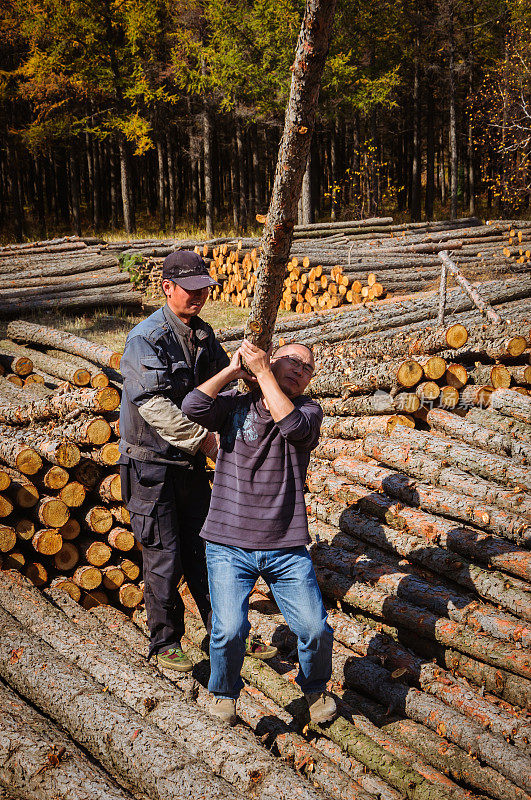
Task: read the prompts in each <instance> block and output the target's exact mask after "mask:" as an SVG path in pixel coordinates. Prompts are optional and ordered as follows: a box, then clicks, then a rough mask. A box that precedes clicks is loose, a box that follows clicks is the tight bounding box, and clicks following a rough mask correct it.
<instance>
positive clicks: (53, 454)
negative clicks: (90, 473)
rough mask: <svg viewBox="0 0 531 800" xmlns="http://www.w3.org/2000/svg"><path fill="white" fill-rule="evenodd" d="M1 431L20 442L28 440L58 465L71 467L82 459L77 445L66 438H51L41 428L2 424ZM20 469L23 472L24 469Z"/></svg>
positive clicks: (39, 451) (39, 452) (41, 453)
mask: <svg viewBox="0 0 531 800" xmlns="http://www.w3.org/2000/svg"><path fill="white" fill-rule="evenodd" d="M0 433H2V434H3V435H5V436H10V437H11V438H12V439H14V440H15V441H18V442H19V443H22V442H28V444H29V445H30V446H31V447H33V448H34V450H36V451H37V453H38V454H39V455H40V456H42V458H44V459H46V460H47V461H49V462H50V463H51V464H55V465H56V466H58V467H64V468H65V469H70V468H71V467H75V466H76V465H77V464H79V461H80V459H81V454H80V452H79V448H78V447H77V445H75V444H73V443H72V442H67V441H65V440H61V439H53V438H49V437H48V436H47V435H46V434H45V433H44V431H43V430H42V429H39V428H24V429H22V428H15V427H9V426H7V425H0ZM20 471H21V472H23V470H20Z"/></svg>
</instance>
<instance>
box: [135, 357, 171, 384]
mask: <svg viewBox="0 0 531 800" xmlns="http://www.w3.org/2000/svg"><path fill="white" fill-rule="evenodd" d="M168 378H169V375H168V370H167V368H166V366H165V365H164V364H163V363H162V362H161V361H160V359H159V358H157V356H142V357H141V358H140V384H141V386H142V387H143V389H144V390H145V391H146V392H160V391H163V390H164V389H167V388H168V385H169V381H168Z"/></svg>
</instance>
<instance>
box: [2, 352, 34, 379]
mask: <svg viewBox="0 0 531 800" xmlns="http://www.w3.org/2000/svg"><path fill="white" fill-rule="evenodd" d="M0 364H1V365H2V366H3V367H5V368H6V370H7V371H8V372H9V371H11V372H14V373H15V374H16V375H21V376H22V377H25V376H26V375H29V374H30V373H31V372H33V362H32V361H31V359H30V358H27V357H26V356H17V355H13V353H9V352H6V351H4V350H0Z"/></svg>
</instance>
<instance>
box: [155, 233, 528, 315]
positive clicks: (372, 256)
mask: <svg viewBox="0 0 531 800" xmlns="http://www.w3.org/2000/svg"><path fill="white" fill-rule="evenodd" d="M530 242H531V226H529V225H528V224H527V223H525V222H523V223H521V224H520V225H517V224H513V223H512V222H510V221H502V220H497V221H493V222H492V223H491V224H487V225H481V224H480V222H479V220H476V219H474V218H472V219H464V220H456V221H442V222H438V223H412V224H409V225H393V224H392V219H390V218H384V219H382V218H375V219H372V220H363V221H358V222H341V223H327V224H315V225H309V226H305V227H299V226H296V227H295V234H294V240H293V244H292V249H291V255H290V260H289V262H288V264H287V269H286V278H285V281H284V293H283V298H282V303H281V308H282V309H284V310H287V311H296V312H297V313H310V312H311V311H313V310H316V311H319V310H321V309H333V308H337V307H338V306H342V305H345V304H354V305H357V304H359V303H362V302H370V301H372V300H378V299H380V298H382V297H384V296H385V295H386V294H391V293H407V292H414V291H419V290H422V289H426V288H428V287H430V286H433V285H434V284H435V283H436V282H437V280H438V278H439V275H440V261H439V259H438V255H437V254H438V252H439V251H440V250H442V249H446V250H449V251H451V252H452V256H453V257H454V258H455V260H456V262H457V264H458V265H459V267H460V269H462V270H463V271H464V273H465V274H466V275H467V277H469V278H470V279H471V280H474V279H475V280H477V279H479V278H481V277H482V276H483V275H485V274H488V275H489V277H495V276H502V275H508V274H517V273H519V272H527V271H528V269H529V261H530V256H531V251H530ZM195 249H196V251H197V252H201V253H202V255H203V256H205V257H210V258H211V262H210V269H211V275H212V277H213V278H215V279H216V280H218V281H219V282H220V284H221V285H220V287H219V288H216V289H214V290H213V293H212V297H213V299H214V300H216V299H220V300H223V301H225V302H231V303H233V304H234V305H237V306H241V307H244V308H248V307H249V305H250V302H251V299H252V296H253V293H254V286H255V284H256V272H257V268H258V262H259V256H260V252H259V242H258V240H252V239H250V240H249V239H248V240H240V241H239V242H237V243H232V244H231V243H230V242H223V243H220V244H218V245H212V244H211V243H206V244H205V245H204V246H202V247H200V246H197V245H196V247H195ZM161 264H162V258H161V259H159V261H158V262H157V261H154V262H152V266H151V269H150V271H149V283H150V286H151V288H152V290H153V291H154V292H156V291H157V287H159V286H160V274H161Z"/></svg>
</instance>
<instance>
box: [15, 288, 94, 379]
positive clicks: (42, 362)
mask: <svg viewBox="0 0 531 800" xmlns="http://www.w3.org/2000/svg"><path fill="white" fill-rule="evenodd" d="M0 302H1V301H0ZM13 349H14V352H15V353H18V354H20V355H23V356H25V357H26V358H27V359H28V360H31V361H32V362H33V365H34V367H35V368H36V369H40V370H43V371H44V372H46V373H47V374H48V375H52V376H53V377H54V378H60V379H61V380H62V381H68V382H69V383H72V384H73V385H74V386H87V385H88V384H89V383H90V372H89V371H88V370H86V369H78V368H77V367H76V366H74V365H72V364H69V363H67V362H65V361H60V360H59V359H58V358H52V356H49V355H47V354H46V353H41V352H40V351H39V350H31V349H30V348H29V347H23V346H22V345H17V344H14V345H13Z"/></svg>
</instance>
